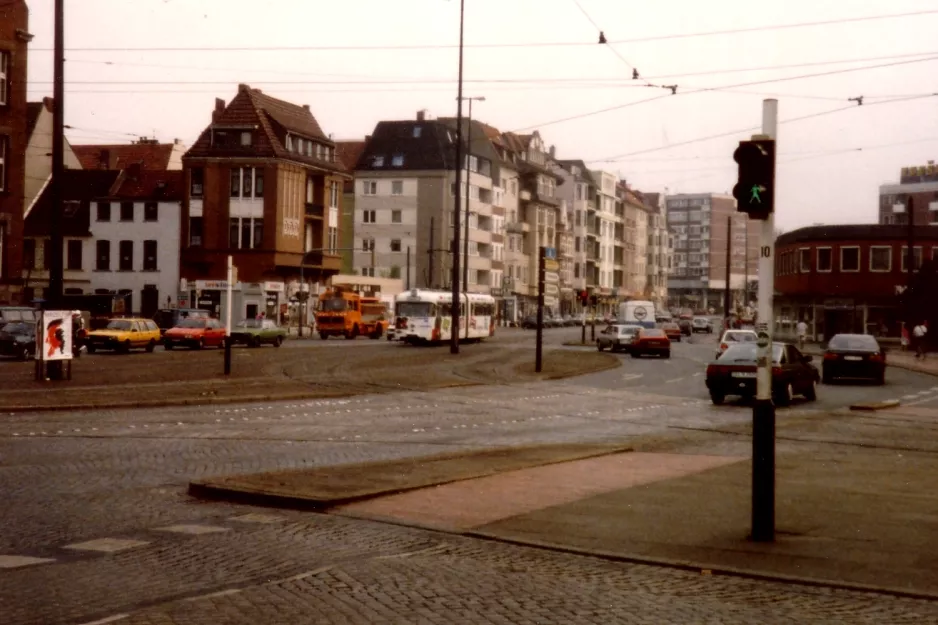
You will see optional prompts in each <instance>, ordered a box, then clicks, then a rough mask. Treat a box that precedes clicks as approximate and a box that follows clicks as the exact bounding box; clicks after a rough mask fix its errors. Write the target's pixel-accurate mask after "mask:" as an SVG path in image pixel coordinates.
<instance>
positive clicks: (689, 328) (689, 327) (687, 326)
mask: <svg viewBox="0 0 938 625" xmlns="http://www.w3.org/2000/svg"><path fill="white" fill-rule="evenodd" d="M677 325H678V326H680V328H681V334H683V335H684V336H690V335H692V334H693V333H694V324H693V322H692V321H691V320H690V319H681V320H680V321H678V322H677Z"/></svg>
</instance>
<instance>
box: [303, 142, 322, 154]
mask: <svg viewBox="0 0 938 625" xmlns="http://www.w3.org/2000/svg"><path fill="white" fill-rule="evenodd" d="M316 151H317V152H318V151H319V146H318V145H317V146H316ZM312 155H313V142H312V141H307V142H306V156H312Z"/></svg>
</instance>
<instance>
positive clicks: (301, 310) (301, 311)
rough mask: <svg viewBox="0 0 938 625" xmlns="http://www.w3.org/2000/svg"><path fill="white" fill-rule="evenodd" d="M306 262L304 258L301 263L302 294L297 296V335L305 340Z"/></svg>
mask: <svg viewBox="0 0 938 625" xmlns="http://www.w3.org/2000/svg"><path fill="white" fill-rule="evenodd" d="M304 256H305V254H304ZM305 260H306V259H305V258H303V260H301V261H300V292H299V293H297V295H296V303H297V306H296V312H297V315H296V317H297V321H296V335H297V336H298V337H300V338H303V322H304V321H305V320H306V298H305V297H304V295H303V294H304V293H305V291H303V287H304V286H306V285H305V282H304V278H303V262H304V261H305Z"/></svg>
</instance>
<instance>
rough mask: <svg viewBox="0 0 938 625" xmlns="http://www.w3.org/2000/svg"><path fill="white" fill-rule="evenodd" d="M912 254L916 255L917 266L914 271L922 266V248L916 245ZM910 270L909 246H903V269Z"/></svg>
mask: <svg viewBox="0 0 938 625" xmlns="http://www.w3.org/2000/svg"><path fill="white" fill-rule="evenodd" d="M912 254H913V255H914V256H915V268H914V269H913V271H918V270H919V269H921V268H922V248H921V247H919V246H917V245H916V246H915V248H913V250H912ZM908 270H909V246H908V245H903V246H902V271H908Z"/></svg>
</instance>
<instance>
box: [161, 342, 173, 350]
mask: <svg viewBox="0 0 938 625" xmlns="http://www.w3.org/2000/svg"><path fill="white" fill-rule="evenodd" d="M163 349H165V350H166V351H168V352H171V351H173V344H172V342H170V341H163Z"/></svg>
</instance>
